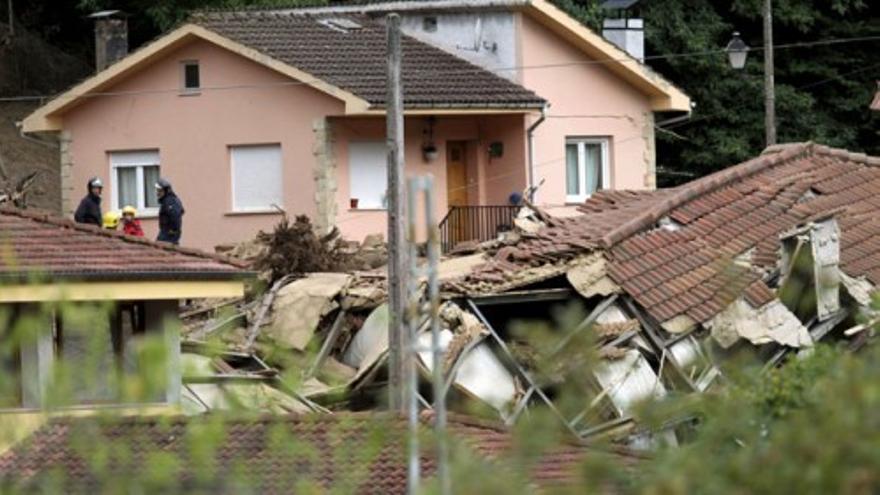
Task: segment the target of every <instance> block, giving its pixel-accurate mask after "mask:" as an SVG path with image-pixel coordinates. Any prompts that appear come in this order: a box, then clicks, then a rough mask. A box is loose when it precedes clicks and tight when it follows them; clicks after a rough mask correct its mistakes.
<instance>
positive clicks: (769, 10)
mask: <svg viewBox="0 0 880 495" xmlns="http://www.w3.org/2000/svg"><path fill="white" fill-rule="evenodd" d="M773 71H774V69H773V5H772V1H771V0H764V136H765V141H766V143H767V146H771V145H774V144H776V87H775V82H774V78H773Z"/></svg>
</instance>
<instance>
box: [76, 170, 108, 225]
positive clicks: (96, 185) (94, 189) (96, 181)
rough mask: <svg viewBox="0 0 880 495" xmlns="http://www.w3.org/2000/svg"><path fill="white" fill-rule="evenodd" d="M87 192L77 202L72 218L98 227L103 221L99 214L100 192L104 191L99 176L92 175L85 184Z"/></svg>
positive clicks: (77, 221)
mask: <svg viewBox="0 0 880 495" xmlns="http://www.w3.org/2000/svg"><path fill="white" fill-rule="evenodd" d="M86 189H87V191H88V194H86V197H84V198H83V199H82V201H80V202H79V206H78V207H77V208H76V213H74V214H73V219H74V220H75V221H76V223H86V224H92V225H96V226H98V227H100V226H101V224H102V223H103V216H102V215H101V193H102V192H103V191H104V183H103V182H102V181H101V178H100V177H92V178H91V179H89V183H88V184H87V186H86Z"/></svg>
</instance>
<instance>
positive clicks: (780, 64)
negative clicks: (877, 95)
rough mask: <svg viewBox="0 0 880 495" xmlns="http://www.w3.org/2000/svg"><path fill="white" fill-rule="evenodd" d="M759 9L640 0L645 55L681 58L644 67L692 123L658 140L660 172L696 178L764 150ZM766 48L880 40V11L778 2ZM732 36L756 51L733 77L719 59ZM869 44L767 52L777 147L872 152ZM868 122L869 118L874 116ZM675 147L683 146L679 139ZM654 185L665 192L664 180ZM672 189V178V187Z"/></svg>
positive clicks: (874, 60) (879, 63)
mask: <svg viewBox="0 0 880 495" xmlns="http://www.w3.org/2000/svg"><path fill="white" fill-rule="evenodd" d="M761 3H762V2H761V1H760V0H733V1H730V0H728V1H721V2H715V1H710V0H643V1H642V2H641V5H642V15H643V17H644V18H645V21H646V28H645V29H646V43H647V53H648V55H649V56H652V55H658V56H663V55H668V54H687V53H693V54H695V55H694V56H677V57H671V58H665V59H656V60H651V61H650V65H652V66H653V67H655V68H656V69H657V70H658V71H659V72H660V73H661V74H663V75H664V76H665V77H666V78H667V79H669V80H671V81H673V82H675V83H676V84H677V85H679V86H680V87H681V88H682V89H684V90H685V92H686V93H688V94H689V95H690V96H691V97H692V99H693V101H694V103H695V104H696V108H695V109H694V112H693V116H692V119H691V120H690V122H686V123H679V124H671V125H670V126H669V127H670V129H671V130H673V131H674V132H675V133H676V134H678V135H679V136H680V137H676V136H671V135H669V134H667V133H659V134H658V161H659V165H660V166H662V167H665V168H668V169H672V170H679V171H687V172H694V173H696V174H697V175H705V174H707V173H710V172H713V171H715V170H719V169H721V168H724V167H727V166H730V165H732V164H735V163H738V162H740V161H743V160H746V159H748V158H750V157H753V156H755V155H756V154H758V153H759V152H760V151H761V150H762V149H763V147H764V134H763V133H764V103H763V102H764V96H763V87H764V86H763V57H762V51H761V50H760V47H761V45H762V43H763V41H762V40H763V36H762V18H761V15H760V12H761V10H760V5H761ZM773 7H774V45H777V46H778V45H785V44H791V43H799V42H808V41H817V40H829V39H844V38H856V37H871V36H875V37H876V36H880V4H877V2H864V1H860V0H835V1H827V0H809V1H804V0H777V1H775V2H774V5H773ZM733 31H740V32H741V33H742V36H743V39H744V40H745V41H746V43H748V44H749V45H750V46H751V47H752V48H753V49H754V50H753V51H752V52H751V53H750V54H749V58H748V62H747V64H746V68H745V69H744V70H743V71H735V70H733V69H731V68H730V67H729V66H728V63H727V59H726V56H725V54H723V53H717V54H715V55H706V52H711V51H713V50H720V49H721V48H723V47H724V46H725V45H726V44H727V42H728V41H729V39H730V36H731V33H732V32H733ZM878 43H880V42H878V41H877V40H874V41H863V42H858V43H848V44H840V45H833V44H832V45H825V46H814V47H797V48H780V49H777V50H775V66H776V71H775V80H776V100H777V101H776V111H777V121H778V125H777V128H778V134H779V142H793V141H808V140H812V141H816V142H821V143H823V144H828V145H831V146H839V147H843V148H848V149H851V150H854V151H863V152H868V153H872V154H877V153H880V138H878V135H877V132H876V129H877V125H878V121H880V118H878V116H876V115H873V114H872V112H871V111H870V110H869V109H868V104H869V103H870V101H871V98H872V96H873V93H874V90H875V88H876V83H875V79H876V76H877V73H878V70H880V56H878V51H877V46H878ZM875 113H876V112H875ZM682 138H683V139H682ZM660 179H661V185H671V184H673V183H674V181H672V180H666V181H664V178H663V177H660ZM679 180H680V179H679Z"/></svg>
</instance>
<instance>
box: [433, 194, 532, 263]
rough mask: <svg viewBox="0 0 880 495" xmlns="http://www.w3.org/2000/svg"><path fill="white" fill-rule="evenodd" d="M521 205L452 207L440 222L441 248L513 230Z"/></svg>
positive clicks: (443, 250)
mask: <svg viewBox="0 0 880 495" xmlns="http://www.w3.org/2000/svg"><path fill="white" fill-rule="evenodd" d="M519 209H520V207H519V206H512V205H499V206H492V205H485V206H450V207H449V212H448V213H447V214H446V216H445V217H444V218H443V220H442V221H441V222H440V249H441V250H442V252H443V253H448V252H449V251H451V250H453V249H454V248H455V247H456V246H458V245H459V244H461V243H463V242H477V243H479V242H486V241H490V240H492V239H496V238H497V237H498V234H499V233H501V232H505V231H508V230H511V229H513V220H514V219H515V218H516V214H517V212H518V211H519Z"/></svg>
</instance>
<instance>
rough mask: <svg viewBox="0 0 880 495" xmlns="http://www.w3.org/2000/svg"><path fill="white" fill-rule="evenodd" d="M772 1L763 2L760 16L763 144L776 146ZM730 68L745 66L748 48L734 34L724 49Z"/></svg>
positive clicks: (737, 35) (737, 68)
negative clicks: (762, 64)
mask: <svg viewBox="0 0 880 495" xmlns="http://www.w3.org/2000/svg"><path fill="white" fill-rule="evenodd" d="M772 1H773V0H764V5H763V7H762V9H761V10H762V12H761V15H762V17H763V18H764V142H765V144H766V145H767V146H772V145H774V144H776V81H775V79H774V77H773V72H774V68H773V5H772ZM724 51H726V52H727V57H728V58H729V59H730V66H731V67H733V68H734V69H736V70H739V69H742V68H743V67H745V65H746V55H747V54H748V52H749V46H748V45H746V44H745V42H744V41H743V40H742V39H741V38H740V37H739V33H737V32H734V33H733V38H731V40H730V42H729V43H728V44H727V47H726V48H725V49H724Z"/></svg>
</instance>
